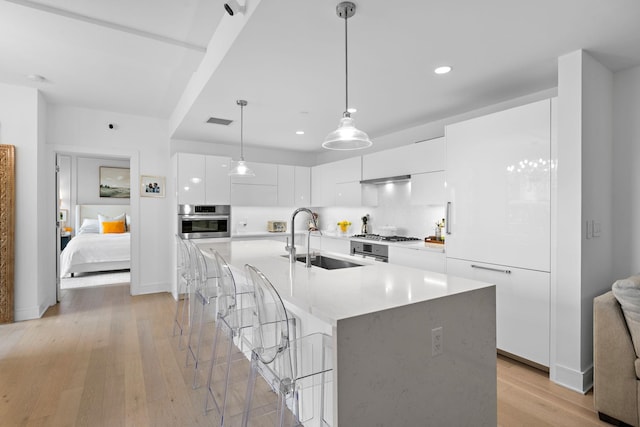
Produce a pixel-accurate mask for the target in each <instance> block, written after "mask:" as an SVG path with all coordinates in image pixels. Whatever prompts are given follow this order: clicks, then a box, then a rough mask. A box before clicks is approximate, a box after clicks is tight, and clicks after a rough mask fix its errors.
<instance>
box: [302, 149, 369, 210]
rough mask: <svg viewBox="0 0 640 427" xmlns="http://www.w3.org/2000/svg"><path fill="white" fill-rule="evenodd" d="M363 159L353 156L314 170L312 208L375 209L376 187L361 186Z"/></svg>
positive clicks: (312, 169)
mask: <svg viewBox="0 0 640 427" xmlns="http://www.w3.org/2000/svg"><path fill="white" fill-rule="evenodd" d="M361 176H362V157H360V156H358V157H352V158H349V159H345V160H340V161H337V162H332V163H325V164H322V165H318V166H314V167H312V168H311V197H312V203H311V205H312V206H317V207H321V206H375V205H377V204H378V197H377V196H378V193H377V189H376V188H375V186H372V185H362V184H360V180H361Z"/></svg>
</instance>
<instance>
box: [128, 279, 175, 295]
mask: <svg viewBox="0 0 640 427" xmlns="http://www.w3.org/2000/svg"><path fill="white" fill-rule="evenodd" d="M160 292H171V284H170V283H166V282H156V283H141V284H139V285H138V286H137V290H136V292H135V293H133V289H132V295H145V294H157V293H160Z"/></svg>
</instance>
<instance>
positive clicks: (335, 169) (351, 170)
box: [327, 156, 362, 183]
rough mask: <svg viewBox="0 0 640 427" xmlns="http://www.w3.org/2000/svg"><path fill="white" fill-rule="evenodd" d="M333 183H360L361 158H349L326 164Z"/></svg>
mask: <svg viewBox="0 0 640 427" xmlns="http://www.w3.org/2000/svg"><path fill="white" fill-rule="evenodd" d="M327 166H328V167H329V173H330V174H331V179H332V180H333V182H334V183H339V182H354V181H357V182H360V180H361V179H362V157H361V156H358V157H351V158H349V159H344V160H339V161H337V162H332V163H327Z"/></svg>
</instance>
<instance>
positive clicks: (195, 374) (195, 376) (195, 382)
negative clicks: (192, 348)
mask: <svg viewBox="0 0 640 427" xmlns="http://www.w3.org/2000/svg"><path fill="white" fill-rule="evenodd" d="M204 309H205V305H204V302H203V303H202V310H201V311H200V330H199V331H198V345H197V346H196V354H195V356H194V357H195V363H194V366H193V386H192V387H193V389H194V390H195V389H196V388H198V368H199V367H200V345H201V344H202V334H203V332H204Z"/></svg>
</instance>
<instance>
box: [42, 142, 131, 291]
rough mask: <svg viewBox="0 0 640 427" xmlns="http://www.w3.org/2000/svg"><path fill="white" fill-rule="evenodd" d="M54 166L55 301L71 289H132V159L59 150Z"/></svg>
mask: <svg viewBox="0 0 640 427" xmlns="http://www.w3.org/2000/svg"><path fill="white" fill-rule="evenodd" d="M55 162H56V167H55V170H56V204H57V207H56V208H57V210H58V221H57V227H56V233H57V236H56V251H55V253H56V291H57V292H56V293H57V301H58V302H59V301H60V298H61V291H65V290H68V289H75V288H86V287H95V286H106V285H115V284H123V283H126V284H128V285H129V287H130V288H131V267H132V265H131V246H132V245H131V239H130V225H131V222H132V218H134V216H133V215H132V212H131V195H130V187H131V186H130V183H131V182H132V180H131V158H130V157H124V156H113V155H104V154H95V153H91V154H86V153H74V152H56V153H55ZM114 173H115V174H114ZM107 187H108V188H107ZM115 188H117V189H118V191H113V190H114V189H115ZM107 190H108V191H107ZM113 194H117V196H118V197H113ZM120 220H122V221H121V222H122V229H120V228H118V227H116V228H115V229H114V228H113V226H112V225H111V224H112V223H113V222H116V223H118V222H120ZM105 224H109V225H110V227H109V229H108V230H105V228H104V227H103V225H105ZM116 225H118V224H116ZM105 231H106V233H104V232H105ZM130 293H131V289H130Z"/></svg>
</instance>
